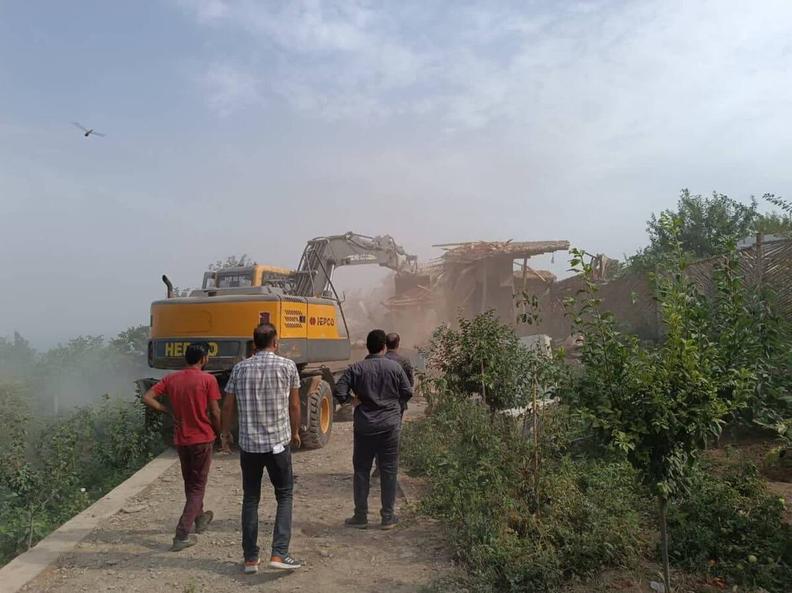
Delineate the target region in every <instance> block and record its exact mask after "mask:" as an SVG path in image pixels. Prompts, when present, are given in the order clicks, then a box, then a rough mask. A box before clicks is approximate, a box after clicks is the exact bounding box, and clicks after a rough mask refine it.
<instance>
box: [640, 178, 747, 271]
mask: <svg viewBox="0 0 792 593" xmlns="http://www.w3.org/2000/svg"><path fill="white" fill-rule="evenodd" d="M758 216H759V213H758V211H757V205H756V200H754V199H751V203H750V205H747V206H746V205H745V204H741V203H740V202H737V201H736V200H733V199H731V198H729V197H728V196H726V195H724V194H719V193H717V192H713V193H712V196H711V197H705V196H702V195H694V194H691V193H690V192H689V191H688V190H687V189H683V190H682V193H681V194H680V197H679V202H677V209H676V211H675V212H674V211H671V210H665V211H663V212H661V213H660V215H659V216H656V215H654V214H652V216H651V218H650V219H649V221H648V222H647V228H646V230H647V232H648V233H649V246H648V247H646V248H645V249H643V250H642V251H641V252H639V253H638V254H636V255H635V256H633V257H632V258H630V260H629V264H630V267H631V268H633V269H635V268H640V269H644V270H647V271H653V270H654V268H655V266H656V265H657V264H658V263H659V262H660V260H662V259H663V257H665V256H666V255H668V254H670V253H671V252H672V251H673V250H674V248H675V244H676V243H677V242H678V243H679V246H680V248H681V250H682V252H683V253H685V254H686V255H687V256H690V257H692V258H704V257H709V256H712V255H717V254H719V253H722V252H723V251H724V249H725V248H726V246H727V245H728V244H729V243H730V242H736V241H739V240H740V239H743V238H744V237H747V236H748V235H750V234H752V233H753V231H754V226H755V222H756V219H757V217H758ZM668 217H673V218H674V219H675V220H677V221H678V230H677V231H675V232H676V233H677V234H676V236H674V237H672V236H671V235H670V234H669V230H668V228H667V227H666V225H664V224H662V220H664V219H666V218H668Z"/></svg>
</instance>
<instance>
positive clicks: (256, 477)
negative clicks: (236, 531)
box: [221, 323, 302, 574]
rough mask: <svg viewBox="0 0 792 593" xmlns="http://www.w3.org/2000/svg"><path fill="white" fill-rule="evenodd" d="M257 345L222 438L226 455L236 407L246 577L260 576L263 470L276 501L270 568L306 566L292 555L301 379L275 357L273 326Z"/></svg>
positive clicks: (239, 376) (229, 395) (233, 385)
mask: <svg viewBox="0 0 792 593" xmlns="http://www.w3.org/2000/svg"><path fill="white" fill-rule="evenodd" d="M253 343H254V344H255V346H256V353H255V354H254V355H253V356H251V357H250V358H248V359H247V360H243V361H242V362H240V363H238V364H237V365H236V366H235V367H234V369H233V370H232V371H231V377H230V378H229V380H228V383H227V384H226V387H225V392H226V397H225V401H224V402H223V427H222V434H221V440H222V443H223V449H224V450H226V451H227V450H228V449H229V444H230V442H231V440H232V439H231V432H230V430H229V428H230V425H231V419H232V418H233V415H234V405H235V404H236V408H237V413H238V417H239V461H240V464H241V466H242V490H243V497H242V550H243V552H244V555H245V569H244V570H245V573H248V574H253V573H256V572H258V565H259V547H258V507H259V500H260V498H261V478H262V476H263V474H264V468H266V469H267V474H268V475H269V479H270V482H271V483H272V487H273V488H274V490H275V499H276V500H277V501H278V510H277V512H276V513H275V527H274V529H273V532H272V555H271V557H270V566H271V567H273V568H281V569H285V570H294V569H296V568H300V566H302V563H301V562H300V561H298V560H295V559H294V558H292V557H291V556H290V555H289V541H290V540H291V523H292V490H293V487H294V479H293V477H292V460H291V447H292V446H293V447H295V448H298V447H299V446H300V375H299V373H298V372H297V365H295V364H294V362H293V361H291V360H289V359H288V358H283V357H282V356H278V355H277V354H275V352H276V351H277V349H278V333H277V331H276V330H275V326H273V325H272V324H270V323H264V324H262V325H260V326H258V327H257V328H256V329H255V331H254V332H253Z"/></svg>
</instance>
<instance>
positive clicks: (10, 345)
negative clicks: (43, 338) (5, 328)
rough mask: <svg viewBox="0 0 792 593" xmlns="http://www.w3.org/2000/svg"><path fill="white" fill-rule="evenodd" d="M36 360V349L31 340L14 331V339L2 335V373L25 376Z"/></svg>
mask: <svg viewBox="0 0 792 593" xmlns="http://www.w3.org/2000/svg"><path fill="white" fill-rule="evenodd" d="M35 362H36V351H35V350H33V348H31V347H30V342H28V341H27V340H26V339H25V338H23V337H22V336H21V335H20V334H19V333H17V332H14V337H13V338H12V339H10V340H9V339H7V338H4V337H2V336H0V375H4V376H6V377H15V378H21V377H24V376H25V375H26V374H27V373H28V372H29V371H30V370H31V369H32V367H33V365H34V364H35Z"/></svg>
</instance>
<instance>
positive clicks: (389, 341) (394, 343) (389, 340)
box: [385, 332, 401, 350]
mask: <svg viewBox="0 0 792 593" xmlns="http://www.w3.org/2000/svg"><path fill="white" fill-rule="evenodd" d="M399 342H401V337H400V336H399V334H397V333H396V332H391V333H389V334H388V335H387V336H385V345H386V346H387V347H388V350H396V348H398V347H399Z"/></svg>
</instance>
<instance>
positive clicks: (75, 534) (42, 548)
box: [0, 448, 178, 593]
mask: <svg viewBox="0 0 792 593" xmlns="http://www.w3.org/2000/svg"><path fill="white" fill-rule="evenodd" d="M177 461H178V457H177V456H176V451H174V450H173V449H170V448H169V449H166V450H165V451H164V452H163V453H162V454H160V455H159V456H158V457H155V458H154V459H152V460H151V461H150V462H149V463H147V464H146V465H144V466H143V467H142V468H141V469H139V470H138V471H137V472H135V473H134V474H132V476H130V477H129V479H127V480H126V481H124V482H122V483H121V484H119V485H118V486H116V487H115V488H113V490H111V491H110V492H108V493H107V494H106V495H105V496H103V497H102V498H100V499H99V500H97V501H96V502H95V503H93V504H92V505H91V506H89V507H88V508H87V509H85V510H84V511H83V512H81V513H80V514H78V515H75V516H74V517H72V518H71V519H69V520H68V521H67V522H66V523H64V524H63V525H61V526H60V527H59V528H58V529H56V530H55V531H53V532H52V533H50V534H49V535H48V536H47V537H45V538H44V539H43V540H41V541H40V542H39V543H37V544H36V545H35V546H33V548H32V549H30V550H28V551H27V552H25V553H24V554H20V555H19V556H17V557H16V558H14V559H13V560H12V561H11V562H9V563H8V564H6V565H5V566H4V567H2V568H0V593H17V591H19V590H20V589H21V588H22V587H24V586H25V585H27V584H28V583H29V582H30V581H32V580H33V579H34V578H36V577H37V576H38V575H39V574H40V573H41V572H42V571H44V570H45V569H46V568H47V567H49V566H50V565H51V564H52V563H54V562H55V561H56V560H57V559H58V558H59V557H60V556H61V555H62V554H65V553H66V552H70V551H72V550H73V549H74V548H75V547H76V546H77V544H79V543H80V542H81V541H82V540H83V539H85V538H86V537H87V536H88V535H89V534H90V533H91V532H92V531H93V530H94V528H95V527H96V526H97V525H98V524H99V522H100V521H102V520H103V519H106V518H107V517H111V516H112V515H115V514H116V513H117V512H118V511H120V510H121V508H122V507H123V506H124V505H125V504H126V503H127V501H128V500H129V499H130V498H132V497H134V496H136V495H137V494H139V493H140V492H142V491H143V489H144V488H146V487H147V486H148V485H149V484H151V483H152V482H153V481H154V480H156V479H157V478H159V477H160V476H161V475H162V474H163V473H165V472H166V471H167V470H168V469H169V468H170V467H171V466H172V465H173V464H174V463H176V462H177Z"/></svg>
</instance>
